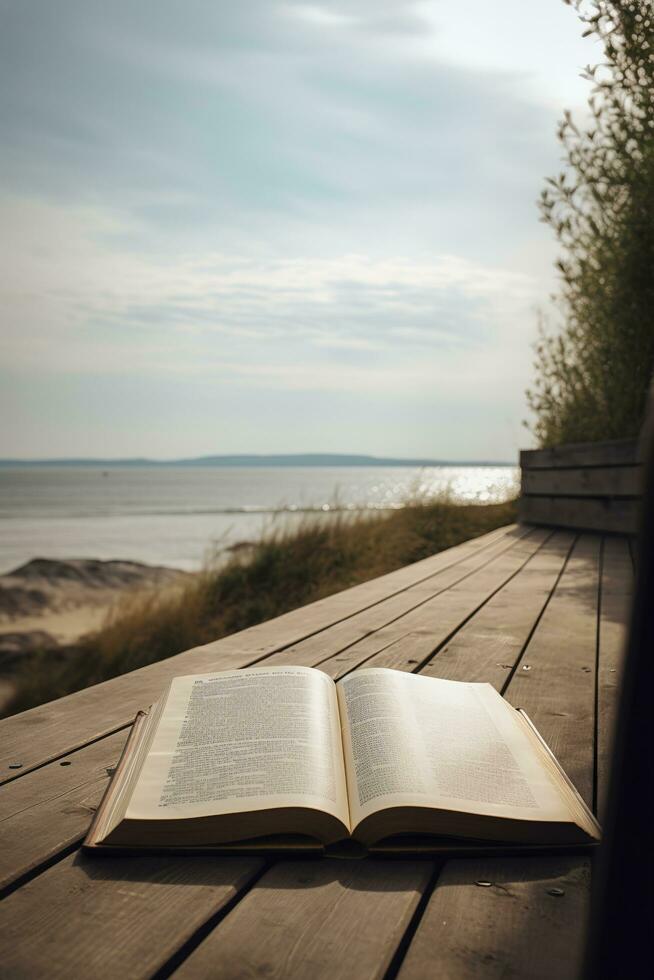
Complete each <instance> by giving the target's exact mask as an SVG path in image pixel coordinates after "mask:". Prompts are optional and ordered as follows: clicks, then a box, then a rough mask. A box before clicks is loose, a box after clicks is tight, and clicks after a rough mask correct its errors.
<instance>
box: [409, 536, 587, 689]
mask: <svg viewBox="0 0 654 980" xmlns="http://www.w3.org/2000/svg"><path fill="white" fill-rule="evenodd" d="M573 542H574V535H573V534H572V533H571V532H569V531H558V532H556V533H555V534H554V535H553V536H552V537H551V538H550V539H549V540H548V541H547V542H546V544H544V545H543V547H542V548H541V549H540V550H539V551H537V552H536V554H535V555H534V556H533V557H532V558H530V560H529V561H528V562H527V564H526V565H525V566H524V567H523V568H521V569H520V571H519V572H518V574H517V575H516V576H515V578H512V579H511V580H510V581H509V582H507V584H506V585H505V586H504V588H503V589H501V591H500V592H498V593H497V594H496V595H494V596H493V597H492V598H491V599H490V600H489V601H488V602H487V603H486V605H485V606H483V607H482V608H481V609H480V610H479V612H478V613H476V614H475V616H473V618H472V619H471V620H470V621H469V622H468V623H466V624H465V625H464V626H463V627H462V628H461V629H460V630H459V631H458V632H457V633H455V635H454V636H453V637H452V639H451V640H450V641H449V642H448V643H446V644H445V646H444V647H442V648H441V649H440V650H439V651H438V653H437V655H436V656H435V657H434V658H433V659H432V660H430V661H429V662H428V663H427V664H425V666H424V667H423V668H422V670H421V674H425V675H427V676H430V677H442V678H444V679H445V680H467V681H477V682H485V683H487V684H492V685H493V686H494V687H495V688H496V689H497V690H498V691H502V690H503V688H504V687H505V685H506V683H507V681H508V679H509V677H510V672H511V671H512V670H513V668H514V666H515V664H516V662H517V660H518V659H519V657H520V655H521V654H522V651H523V649H524V647H525V645H526V644H527V641H528V639H529V636H530V634H531V632H532V630H533V629H534V628H535V627H536V625H537V623H538V618H539V616H540V615H541V613H542V611H543V609H544V607H545V605H546V603H547V602H548V600H549V598H550V595H551V593H552V591H553V589H554V587H555V585H556V582H557V579H558V577H559V575H560V574H561V572H562V570H563V567H564V565H565V562H566V559H567V557H568V555H569V553H570V549H571V547H572V544H573Z"/></svg>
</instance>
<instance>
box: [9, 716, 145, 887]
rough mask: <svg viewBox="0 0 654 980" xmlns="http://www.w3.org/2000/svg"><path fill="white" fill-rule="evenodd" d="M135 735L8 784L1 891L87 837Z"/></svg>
mask: <svg viewBox="0 0 654 980" xmlns="http://www.w3.org/2000/svg"><path fill="white" fill-rule="evenodd" d="M128 731H129V729H123V730H122V731H120V732H117V733H116V734H115V735H109V736H107V738H103V739H100V740H99V741H98V742H93V743H91V745H87V746H85V747H84V748H82V749H79V750H78V751H77V752H73V753H71V754H70V755H68V756H66V758H65V760H63V764H62V763H61V762H51V763H49V764H48V765H46V766H42V767H41V768H40V769H36V770H34V771H33V772H30V773H27V775H26V776H24V777H23V778H22V779H16V780H14V781H13V782H11V783H8V784H7V785H6V786H5V787H4V788H3V790H2V793H0V889H4V888H6V887H7V886H8V885H10V884H11V883H12V882H15V881H16V880H17V879H20V878H22V877H23V876H24V875H26V874H27V873H28V872H30V871H33V870H34V869H35V868H38V867H40V866H41V865H43V864H45V863H46V862H48V861H50V860H52V859H53V858H56V857H57V856H58V855H60V854H61V853H62V852H65V851H66V850H67V849H69V848H71V847H73V846H74V845H75V844H77V843H79V842H80V840H81V839H82V838H83V837H84V836H85V834H86V832H87V830H88V828H89V824H90V822H91V820H92V818H93V815H94V813H95V809H96V807H97V805H98V803H99V802H100V800H101V798H102V794H103V792H104V790H105V788H106V785H107V782H108V781H109V775H110V771H111V770H112V769H113V768H114V767H115V765H116V763H117V761H118V759H119V758H120V753H121V751H122V748H123V745H124V744H125V741H126V739H127V734H128Z"/></svg>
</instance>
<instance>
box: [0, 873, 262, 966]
mask: <svg viewBox="0 0 654 980" xmlns="http://www.w3.org/2000/svg"><path fill="white" fill-rule="evenodd" d="M261 867H262V862H261V861H259V860H257V859H245V858H241V859H239V858H227V859H225V858H223V859H217V858H211V857H207V856H206V855H205V856H203V857H199V856H198V857H195V856H193V857H190V856H185V857H177V858H174V857H167V858H166V859H162V858H161V856H151V857H146V858H143V857H129V858H119V857H113V858H111V859H107V860H102V859H97V858H96V859H95V860H92V859H91V858H88V857H85V856H84V855H82V854H76V855H71V856H69V857H67V858H65V859H64V860H63V861H61V862H60V863H59V864H57V865H55V866H54V867H52V868H50V869H48V870H47V871H45V872H44V873H43V874H42V875H40V876H39V877H38V878H36V879H35V880H34V881H31V882H28V883H27V884H26V885H24V886H23V887H22V888H19V889H18V890H17V891H15V892H13V893H12V894H11V895H9V897H8V898H6V899H5V900H4V902H3V903H2V905H1V906H0V927H1V929H2V933H3V938H4V944H3V954H2V958H1V960H0V976H2V977H7V978H11V980H35V978H37V977H48V980H56V978H62V980H70V978H71V977H93V978H94V980H105V978H106V980H116V978H118V977H120V978H124V980H126V978H141V977H150V976H152V974H153V973H154V972H155V971H156V970H159V969H160V968H161V967H162V966H163V965H164V964H166V963H167V962H168V960H169V959H170V958H171V957H172V956H173V955H174V954H175V953H176V952H177V951H178V949H179V948H180V946H181V945H182V944H183V943H185V942H186V941H188V940H189V939H190V938H191V937H192V936H193V934H194V933H195V932H196V930H197V929H198V928H200V927H201V926H202V925H203V924H204V923H205V922H206V921H207V919H209V918H210V917H211V916H213V915H216V914H217V913H218V912H219V911H220V910H221V909H222V908H224V907H225V905H227V903H229V902H230V901H231V900H233V899H234V897H235V896H236V895H238V894H239V893H240V892H241V891H243V889H244V888H246V887H247V886H248V885H249V884H250V883H251V882H252V880H253V879H254V878H255V877H256V876H257V874H258V873H259V872H260V870H261Z"/></svg>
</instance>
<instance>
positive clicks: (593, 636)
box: [505, 535, 601, 806]
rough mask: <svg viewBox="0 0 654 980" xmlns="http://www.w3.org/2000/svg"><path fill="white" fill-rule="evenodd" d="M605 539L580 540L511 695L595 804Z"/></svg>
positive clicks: (593, 536)
mask: <svg viewBox="0 0 654 980" xmlns="http://www.w3.org/2000/svg"><path fill="white" fill-rule="evenodd" d="M600 541H601V539H600V537H599V536H598V535H582V536H581V537H580V538H579V539H578V541H577V542H576V544H575V546H574V548H573V551H572V554H571V556H570V559H569V560H568V563H567V565H566V568H565V570H564V572H563V575H562V576H561V579H560V581H559V583H558V585H557V587H556V590H555V592H554V595H553V596H552V599H551V601H550V603H549V605H548V607H547V609H546V610H545V613H544V615H543V617H542V619H541V621H540V623H539V625H538V629H537V630H536V632H535V633H534V635H533V637H532V638H531V640H530V642H529V646H528V647H527V650H526V651H525V653H524V655H523V658H522V660H521V663H520V666H519V668H518V670H517V671H516V673H515V675H514V676H513V678H512V680H511V682H510V684H509V687H508V689H507V691H506V695H505V696H506V697H507V698H508V700H509V701H510V702H511V704H513V705H514V706H515V707H516V708H523V709H524V710H525V711H526V712H527V714H528V715H529V717H530V718H531V720H532V721H533V722H534V724H535V725H536V728H537V729H538V731H539V732H540V733H541V735H542V736H543V738H544V739H545V740H546V742H547V743H548V745H549V746H550V748H551V749H552V751H553V752H554V754H555V755H556V757H557V758H558V759H559V761H560V762H561V765H562V766H563V768H564V769H565V770H566V772H567V773H568V775H569V776H570V778H571V779H572V781H573V783H574V784H575V786H576V787H577V789H578V790H579V792H580V793H581V795H582V796H583V797H584V799H585V800H586V802H587V803H588V804H589V806H592V803H593V772H594V752H593V742H594V730H595V668H596V643H597V607H598V596H599V555H600Z"/></svg>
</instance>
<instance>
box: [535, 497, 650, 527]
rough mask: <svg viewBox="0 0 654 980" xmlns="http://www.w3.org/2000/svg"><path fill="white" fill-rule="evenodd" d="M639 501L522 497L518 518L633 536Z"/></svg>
mask: <svg viewBox="0 0 654 980" xmlns="http://www.w3.org/2000/svg"><path fill="white" fill-rule="evenodd" d="M639 505H640V501H638V500H636V499H617V500H612V499H609V498H608V497H607V498H603V499H602V498H596V497H587V498H575V497H521V498H520V500H519V502H518V515H519V517H520V520H521V521H524V522H525V523H527V524H545V525H547V526H548V527H570V528H577V529H580V530H590V531H610V532H613V533H617V534H635V533H636V530H637V528H638V510H639Z"/></svg>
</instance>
